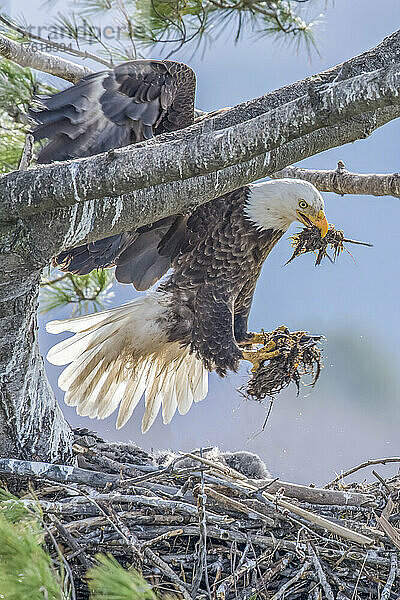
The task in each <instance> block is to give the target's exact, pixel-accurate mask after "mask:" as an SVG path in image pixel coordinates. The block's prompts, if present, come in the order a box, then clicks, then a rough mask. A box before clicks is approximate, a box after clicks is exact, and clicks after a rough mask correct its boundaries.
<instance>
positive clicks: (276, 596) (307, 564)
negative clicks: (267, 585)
mask: <svg viewBox="0 0 400 600" xmlns="http://www.w3.org/2000/svg"><path fill="white" fill-rule="evenodd" d="M310 567H311V561H309V560H306V562H305V563H304V565H303V566H302V567H301V569H300V570H299V571H297V573H296V575H294V577H292V578H291V579H289V581H287V582H286V583H285V584H284V585H283V586H282V587H281V588H279V590H278V591H277V592H276V594H274V595H273V596H272V598H271V600H280V598H283V597H284V596H285V593H286V591H287V590H288V589H289V588H290V587H291V586H292V585H294V584H295V583H297V581H299V580H300V579H301V578H302V577H303V575H304V574H305V573H306V571H308V569H309V568H310Z"/></svg>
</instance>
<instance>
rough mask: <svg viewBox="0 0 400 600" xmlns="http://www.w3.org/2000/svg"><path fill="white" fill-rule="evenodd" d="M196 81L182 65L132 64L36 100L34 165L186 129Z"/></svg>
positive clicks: (137, 61)
mask: <svg viewBox="0 0 400 600" xmlns="http://www.w3.org/2000/svg"><path fill="white" fill-rule="evenodd" d="M195 86H196V79H195V75H194V73H193V71H192V69H190V68H189V67H188V66H187V65H184V64H183V63H177V62H173V61H156V60H135V61H131V62H126V63H123V64H121V65H119V66H117V67H115V68H114V69H110V70H108V71H102V72H100V73H93V74H91V75H88V76H87V77H84V78H83V79H82V80H81V81H80V82H79V83H78V84H77V85H74V86H72V87H69V88H67V89H66V90H63V91H62V92H59V93H58V94H55V95H54V96H51V97H50V98H46V99H43V100H42V101H41V103H42V107H41V109H39V110H31V112H30V114H31V116H32V118H33V119H34V120H35V121H36V123H37V124H38V126H37V127H36V129H35V130H34V132H33V135H34V137H35V139H36V140H41V139H44V138H48V139H49V142H48V144H47V145H46V146H45V147H44V148H43V149H42V151H41V152H40V154H39V157H38V161H39V162H41V163H48V162H52V161H54V160H67V159H71V158H82V157H84V156H91V155H93V154H99V153H100V152H105V151H107V150H110V149H112V148H120V147H122V146H126V145H128V144H132V143H135V142H140V141H142V140H145V139H148V138H151V137H153V135H158V134H160V133H164V132H166V131H174V130H176V129H181V128H182V127H187V126H188V125H190V124H191V123H192V122H193V119H194V95H195Z"/></svg>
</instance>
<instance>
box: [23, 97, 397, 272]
mask: <svg viewBox="0 0 400 600" xmlns="http://www.w3.org/2000/svg"><path fill="white" fill-rule="evenodd" d="M398 116H400V110H399V108H398V107H386V108H384V109H381V110H379V111H376V112H369V113H365V114H363V115H361V116H357V117H353V118H352V119H348V120H345V121H343V122H342V123H340V124H338V125H334V126H332V127H325V128H322V129H320V130H317V131H315V132H313V133H311V134H308V135H306V136H303V137H302V138H299V139H297V140H294V141H292V142H288V143H287V144H283V145H282V146H280V147H279V148H277V149H276V150H273V151H272V152H271V153H268V154H263V155H260V156H257V157H256V158H254V159H252V160H250V161H248V162H245V163H242V164H239V165H235V166H234V167H227V168H226V169H222V170H221V171H218V172H217V173H211V174H209V175H206V176H201V177H197V178H192V179H186V180H184V181H181V182H174V183H167V184H162V185H159V186H156V187H151V188H147V189H145V190H137V191H136V192H132V193H131V194H126V195H123V196H121V197H120V198H118V199H115V198H102V199H98V200H92V201H90V202H88V203H85V204H83V205H82V204H80V205H79V206H77V205H75V206H74V207H72V208H67V209H62V210H58V211H52V212H51V213H49V214H47V215H45V216H42V215H37V216H35V217H32V218H30V219H29V220H27V221H26V222H25V230H24V231H25V234H26V236H27V239H29V245H28V251H29V252H31V248H35V252H36V258H37V259H38V260H41V261H42V264H46V263H47V262H48V260H49V256H54V255H55V254H57V253H58V252H60V250H61V249H64V248H66V247H71V246H75V245H79V244H80V243H82V242H83V241H85V240H88V241H95V240H97V239H101V238H104V237H106V236H107V235H111V234H113V233H120V232H122V231H129V230H130V229H134V228H137V227H140V226H141V225H145V224H147V223H151V222H154V221H156V220H157V219H160V218H162V217H165V216H169V215H171V214H174V213H176V212H177V210H178V209H177V206H179V207H180V210H182V211H185V210H190V209H191V208H193V207H195V206H196V204H199V203H200V202H207V201H209V200H211V199H213V198H215V197H216V195H221V194H224V193H226V192H228V191H231V190H233V189H235V188H238V187H240V186H241V185H245V184H246V183H248V181H249V180H251V181H255V180H256V179H259V178H260V177H262V173H264V172H265V165H266V164H267V165H268V169H269V170H270V171H271V173H273V172H274V171H276V170H278V169H281V168H283V167H285V166H287V165H288V164H292V163H293V162H298V161H299V160H302V159H304V158H307V157H309V156H313V155H315V154H318V153H319V152H323V151H324V150H328V149H329V148H332V147H335V146H342V145H343V144H346V143H349V142H354V141H355V140H357V139H362V138H365V137H367V136H368V135H370V134H371V133H372V132H373V131H374V130H375V129H376V128H378V127H381V126H382V125H384V124H385V123H387V122H388V121H390V120H392V119H393V118H395V117H398ZM43 227H45V228H48V229H49V230H51V231H52V235H51V236H43V233H42V232H43Z"/></svg>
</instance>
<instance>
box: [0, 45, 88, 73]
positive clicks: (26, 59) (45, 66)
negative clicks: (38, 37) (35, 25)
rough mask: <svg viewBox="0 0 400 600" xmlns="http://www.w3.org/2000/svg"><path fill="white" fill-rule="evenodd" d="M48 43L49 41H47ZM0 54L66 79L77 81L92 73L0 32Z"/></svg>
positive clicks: (22, 64)
mask: <svg viewBox="0 0 400 600" xmlns="http://www.w3.org/2000/svg"><path fill="white" fill-rule="evenodd" d="M49 43H50V42H49ZM0 55H1V56H4V58H8V60H12V61H13V62H15V63H17V65H20V66H21V67H30V68H31V69H37V70H38V71H44V72H45V73H49V74H50V75H55V76H56V77H61V79H65V80H66V81H71V82H72V83H77V82H78V81H79V80H80V79H82V77H84V76H85V75H89V73H92V70H91V69H88V68H86V67H83V66H82V65H78V64H77V63H74V62H71V61H69V60H66V59H65V58H60V57H59V56H55V55H53V54H50V53H48V52H41V51H39V50H34V49H33V48H31V47H30V46H29V44H20V43H19V42H15V41H14V40H10V39H9V38H8V37H6V36H5V35H2V34H1V33H0Z"/></svg>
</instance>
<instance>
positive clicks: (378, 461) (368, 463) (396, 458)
mask: <svg viewBox="0 0 400 600" xmlns="http://www.w3.org/2000/svg"><path fill="white" fill-rule="evenodd" d="M394 462H400V457H399V456H392V457H389V458H376V459H374V460H366V461H365V462H363V463H361V464H359V465H357V466H356V467H353V468H352V469H349V470H348V471H345V472H344V473H341V474H340V475H338V476H337V477H335V479H333V480H332V481H330V482H329V483H327V484H326V485H325V486H324V487H325V488H328V487H330V486H331V485H334V484H335V483H338V482H339V481H341V480H342V479H344V478H345V477H347V476H348V475H353V473H356V472H357V471H360V470H361V469H365V468H366V467H371V466H372V465H386V463H394Z"/></svg>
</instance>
